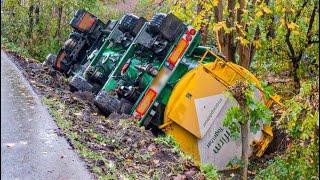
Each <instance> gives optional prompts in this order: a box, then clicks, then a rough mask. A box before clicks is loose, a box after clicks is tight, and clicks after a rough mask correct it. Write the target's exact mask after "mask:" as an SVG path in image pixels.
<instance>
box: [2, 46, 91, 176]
mask: <svg viewBox="0 0 320 180" xmlns="http://www.w3.org/2000/svg"><path fill="white" fill-rule="evenodd" d="M56 129H57V126H56V124H55V122H54V121H53V119H52V117H51V116H50V115H49V113H48V111H47V109H46V108H45V106H43V105H42V104H41V100H40V98H39V97H38V96H37V95H36V94H35V92H34V91H33V90H32V89H31V86H30V85H29V84H28V82H27V81H26V79H24V77H23V75H22V73H21V72H20V71H19V70H18V68H17V67H16V66H15V65H14V63H13V62H11V61H10V60H9V59H8V56H7V55H6V54H5V53H4V52H3V51H1V179H5V180H6V179H10V180H11V179H36V180H40V179H46V180H47V179H48V180H49V179H54V180H56V179H63V180H65V179H74V180H78V179H92V176H91V174H90V173H89V172H88V170H87V169H86V168H85V164H84V162H82V161H81V160H80V159H79V158H78V156H77V155H76V153H75V152H73V150H72V149H71V147H70V145H69V144H68V143H67V141H66V140H65V139H64V138H63V137H60V136H57V134H56V133H55V130H56Z"/></svg>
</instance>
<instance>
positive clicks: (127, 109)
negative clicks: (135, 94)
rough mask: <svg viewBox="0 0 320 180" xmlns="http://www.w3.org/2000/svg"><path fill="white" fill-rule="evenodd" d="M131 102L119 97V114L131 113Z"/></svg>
mask: <svg viewBox="0 0 320 180" xmlns="http://www.w3.org/2000/svg"><path fill="white" fill-rule="evenodd" d="M131 108H132V104H131V103H130V102H129V101H128V100H126V99H124V98H121V99H120V107H119V114H130V113H131Z"/></svg>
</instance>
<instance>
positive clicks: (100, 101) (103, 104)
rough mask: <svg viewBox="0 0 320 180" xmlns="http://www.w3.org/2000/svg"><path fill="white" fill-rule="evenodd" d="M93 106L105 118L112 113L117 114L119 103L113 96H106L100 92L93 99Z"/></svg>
mask: <svg viewBox="0 0 320 180" xmlns="http://www.w3.org/2000/svg"><path fill="white" fill-rule="evenodd" d="M94 104H95V105H96V106H97V107H98V109H99V110H100V111H101V112H102V113H103V114H104V115H106V116H109V115H110V114H111V113H113V112H117V110H118V108H119V105H120V101H119V100H118V99H116V98H115V97H113V96H109V95H107V93H106V92H105V91H100V92H99V94H98V95H97V96H96V98H95V99H94Z"/></svg>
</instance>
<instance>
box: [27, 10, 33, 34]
mask: <svg viewBox="0 0 320 180" xmlns="http://www.w3.org/2000/svg"><path fill="white" fill-rule="evenodd" d="M33 10H34V6H33V4H31V5H30V7H29V13H28V14H29V30H28V37H29V38H31V36H32V30H33Z"/></svg>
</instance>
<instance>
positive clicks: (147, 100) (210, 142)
mask: <svg viewBox="0 0 320 180" xmlns="http://www.w3.org/2000/svg"><path fill="white" fill-rule="evenodd" d="M176 48H177V47H176ZM184 53H188V51H187V50H186V51H184V52H183V53H182V55H180V56H178V58H177V59H176V61H175V67H174V68H170V65H167V66H163V67H162V68H161V69H160V71H159V73H158V75H157V76H156V77H155V78H154V79H153V80H152V82H150V83H149V86H148V88H147V89H146V90H145V92H144V93H143V94H144V95H143V97H142V98H141V99H139V100H138V101H137V102H136V105H135V106H134V108H135V109H134V112H133V115H134V116H135V118H136V119H138V120H139V122H140V124H143V125H145V126H148V125H150V124H152V125H153V126H156V127H157V128H159V129H161V130H162V131H163V132H165V133H166V134H169V135H171V136H173V137H174V139H175V140H176V141H177V143H178V144H179V145H180V147H181V149H182V150H183V151H184V152H187V153H188V154H191V155H192V156H193V158H194V159H195V161H196V162H197V163H200V162H201V163H211V164H214V165H215V166H216V167H217V168H218V169H219V170H222V169H225V168H226V166H227V164H228V163H229V162H230V161H231V160H232V159H234V158H240V156H241V141H240V140H233V139H231V135H230V131H229V129H228V128H226V127H224V126H223V123H222V122H223V120H224V118H225V115H226V111H227V110H228V109H229V108H230V107H232V106H237V103H236V102H234V101H232V100H231V99H230V97H228V96H227V94H226V93H225V92H226V91H227V90H228V87H229V86H230V85H232V84H234V83H235V82H236V81H238V80H241V81H251V82H253V83H255V85H256V98H257V99H258V100H260V101H263V102H264V103H265V104H266V105H267V107H270V106H271V105H272V104H273V103H278V104H281V103H280V102H279V97H278V96H274V97H271V98H270V99H265V97H264V95H263V91H262V90H261V86H260V83H259V81H258V79H257V78H255V77H254V75H253V74H251V73H250V72H249V71H248V70H246V69H244V68H243V67H241V66H239V65H236V64H233V63H231V62H227V61H226V60H225V59H224V58H223V57H222V56H221V55H218V54H217V52H214V51H212V50H210V49H209V48H208V49H206V50H205V52H204V53H203V57H202V58H198V59H197V60H196V61H197V62H198V63H196V64H197V65H196V66H194V68H190V69H188V70H185V71H183V72H182V73H180V72H181V69H182V68H183V67H184V66H185V64H186V63H185V62H188V61H190V60H188V59H186V58H185V56H184ZM170 61H171V60H170V59H168V60H167V62H166V63H167V64H169V63H170ZM179 69H180V70H179ZM178 73H180V74H178ZM272 138H273V133H272V128H271V126H269V125H262V126H261V129H260V130H259V131H258V132H257V133H253V132H250V135H249V141H250V153H251V155H252V154H255V155H256V156H258V157H260V156H261V155H262V154H263V153H264V151H265V150H266V148H267V147H268V145H269V143H270V142H271V140H272Z"/></svg>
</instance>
